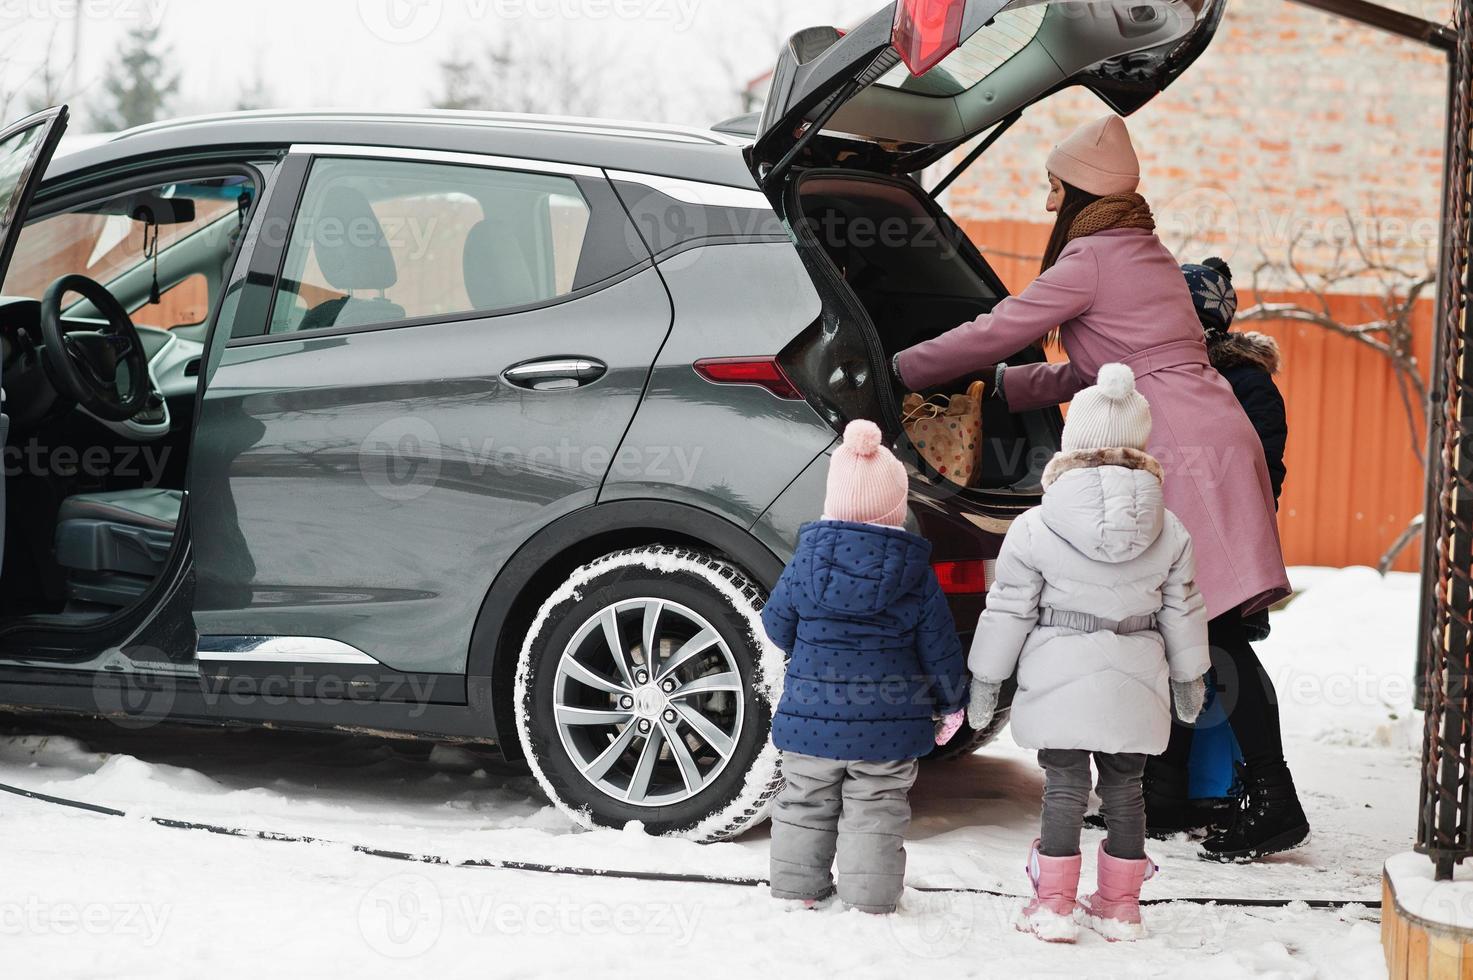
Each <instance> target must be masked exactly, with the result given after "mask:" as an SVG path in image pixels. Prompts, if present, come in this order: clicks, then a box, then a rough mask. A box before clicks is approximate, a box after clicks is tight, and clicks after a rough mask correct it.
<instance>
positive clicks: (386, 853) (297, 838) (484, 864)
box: [0, 783, 1381, 909]
mask: <svg viewBox="0 0 1473 980" xmlns="http://www.w3.org/2000/svg"><path fill="white" fill-rule="evenodd" d="M0 791H3V792H6V793H10V794H12V795H14V796H20V797H24V798H26V799H28V800H36V801H37V802H40V803H50V804H52V805H54V806H64V807H70V808H71V809H74V810H84V811H86V812H88V813H96V814H99V815H100V816H104V817H126V816H128V814H127V812H126V811H123V810H119V809H117V808H116V807H110V806H103V805H101V804H98V803H87V802H85V801H83V800H71V799H67V798H66V797H64V796H52V795H50V794H49V793H42V792H39V791H37V790H33V789H26V788H24V787H21V786H11V785H9V784H8V783H0ZM142 819H144V820H147V821H148V822H149V823H152V824H155V825H157V826H160V827H170V828H173V829H176V830H202V831H205V832H206V833H210V834H220V835H222V836H225V837H239V838H243V839H246V840H268V841H279V842H282V843H287V844H324V845H329V846H337V847H347V848H349V849H351V850H353V851H355V852H357V853H359V854H366V855H368V856H369V857H378V858H387V859H389V860H393V861H410V862H413V863H416V864H436V865H443V866H446V867H454V868H489V869H492V870H496V871H524V872H530V873H532V874H548V875H565V876H569V877H578V878H620V879H625V880H630V881H661V882H677V883H682V884H695V885H728V886H734V887H743V888H761V887H764V886H765V885H767V884H768V881H767V879H766V878H747V877H740V876H736V875H731V876H724V875H703V874H691V873H686V872H676V871H621V870H618V869H611V868H581V867H575V866H568V865H558V864H542V863H539V862H536V861H509V860H501V859H499V858H464V859H459V860H457V859H454V858H447V857H443V856H440V855H437V854H415V853H413V852H411V851H396V850H391V849H388V848H383V847H374V846H373V845H371V844H352V843H346V842H344V841H334V840H328V839H326V838H322V837H312V836H309V835H306V834H283V833H278V832H276V831H272V830H246V829H244V828H240V827H225V826H221V825H220V824H212V823H203V822H201V821H198V820H179V819H175V818H173V817H155V816H146V817H143V818H142ZM906 887H908V888H913V889H914V890H916V891H918V892H927V893H930V894H946V895H986V896H989V897H991V898H1014V899H1022V898H1026V897H1027V896H1025V895H1014V894H1012V893H1010V892H1005V891H998V890H996V889H992V888H973V887H967V886H956V887H944V886H940V885H907V886H906ZM1173 902H1185V903H1187V904H1189V905H1222V906H1233V907H1242V908H1285V907H1287V906H1289V905H1294V904H1303V905H1306V906H1308V907H1309V908H1312V909H1342V908H1344V907H1346V906H1347V905H1360V906H1363V907H1365V908H1368V909H1379V908H1381V903H1380V902H1379V901H1372V900H1362V899H1352V898H1208V897H1201V896H1194V897H1189V898H1146V899H1142V900H1141V904H1142V905H1170V904H1172V903H1173Z"/></svg>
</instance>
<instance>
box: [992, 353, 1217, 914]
mask: <svg viewBox="0 0 1473 980" xmlns="http://www.w3.org/2000/svg"><path fill="white" fill-rule="evenodd" d="M1150 433H1151V409H1150V406H1149V405H1148V404H1147V403H1146V399H1145V398H1144V397H1143V396H1142V395H1141V394H1140V393H1139V392H1137V391H1136V390H1135V376H1134V374H1133V373H1132V372H1131V370H1130V368H1128V367H1127V366H1125V365H1124V364H1107V365H1105V366H1104V367H1102V368H1101V369H1100V373H1099V378H1098V383H1097V384H1096V385H1095V386H1094V387H1092V388H1086V389H1085V390H1084V391H1082V392H1080V393H1079V394H1078V395H1077V396H1075V398H1074V401H1073V403H1072V405H1071V406H1070V409H1069V416H1068V420H1067V421H1066V422H1065V425H1064V436H1063V451H1062V452H1060V453H1059V454H1058V455H1057V456H1055V457H1054V458H1053V460H1052V461H1050V463H1049V465H1048V467H1047V468H1046V469H1045V470H1044V475H1043V486H1044V495H1043V503H1042V505H1041V506H1039V507H1035V508H1034V509H1032V510H1030V511H1028V512H1027V513H1025V514H1023V516H1021V517H1020V518H1018V520H1017V521H1015V522H1014V523H1013V526H1012V527H1011V528H1010V529H1009V531H1008V534H1007V538H1006V540H1005V541H1004V542H1003V546H1002V553H1001V554H1000V555H999V556H998V559H997V569H996V573H995V576H994V579H993V583H992V587H991V588H990V589H989V590H988V593H987V609H986V611H985V612H983V613H982V617H981V619H980V620H979V621H978V623H977V632H976V634H975V637H974V639H973V641H972V650H971V655H970V658H969V660H968V666H969V667H970V669H971V672H972V693H971V701H970V704H969V707H968V713H969V720H970V722H971V724H972V726H973V727H974V728H983V727H985V726H986V724H987V722H988V721H990V720H991V718H992V715H993V713H994V711H995V710H996V706H997V695H998V690H999V688H1000V686H1001V685H1002V683H1003V682H1004V681H1006V680H1007V679H1008V678H1009V677H1011V676H1012V675H1013V672H1014V669H1015V668H1016V670H1017V674H1018V692H1017V695H1016V696H1015V697H1014V699H1013V706H1012V714H1011V720H1010V725H1011V728H1012V733H1013V738H1014V739H1015V740H1016V741H1017V742H1018V744H1019V745H1022V746H1024V747H1027V748H1035V749H1038V750H1039V752H1038V760H1039V764H1040V765H1042V766H1043V768H1044V772H1045V785H1044V797H1043V828H1042V832H1041V834H1040V836H1039V839H1038V840H1035V841H1034V842H1033V850H1032V853H1031V854H1030V855H1029V861H1028V867H1029V878H1030V880H1031V881H1032V884H1033V891H1034V898H1033V900H1032V901H1031V902H1030V903H1029V904H1028V906H1027V907H1026V908H1025V909H1024V915H1023V919H1022V920H1021V921H1020V923H1019V928H1020V929H1023V930H1025V931H1029V932H1033V933H1034V934H1036V935H1038V936H1039V937H1040V938H1043V939H1048V940H1051V941H1056V942H1071V941H1073V939H1074V937H1075V933H1076V925H1075V923H1076V920H1077V919H1081V918H1082V919H1084V920H1085V921H1086V922H1087V923H1088V924H1089V926H1090V927H1091V928H1093V929H1095V931H1097V932H1099V933H1101V934H1102V935H1104V936H1105V937H1106V938H1107V939H1135V938H1138V937H1139V936H1140V935H1141V934H1142V928H1141V917H1140V890H1141V884H1142V882H1143V881H1144V880H1145V879H1146V878H1147V877H1148V876H1149V875H1150V873H1151V872H1152V871H1153V870H1154V866H1153V865H1152V864H1151V861H1150V859H1149V858H1147V857H1146V853H1145V828H1146V823H1145V804H1144V801H1143V798H1142V793H1141V774H1142V772H1143V770H1144V769H1145V763H1146V757H1147V756H1150V755H1156V754H1159V753H1160V752H1162V751H1163V750H1165V748H1166V743H1167V739H1168V738H1169V736H1170V732H1171V699H1172V695H1173V694H1174V695H1175V699H1176V711H1177V716H1178V717H1180V718H1181V719H1182V721H1184V722H1187V723H1190V722H1191V721H1193V720H1195V719H1196V717H1197V714H1198V712H1199V711H1200V710H1201V707H1202V700H1203V696H1204V694H1205V687H1204V684H1203V679H1202V675H1204V674H1205V673H1206V672H1207V669H1208V667H1209V666H1210V663H1209V660H1208V647H1207V614H1206V610H1205V608H1204V605H1203V602H1202V596H1201V594H1200V593H1199V592H1198V591H1197V586H1196V584H1195V582H1194V581H1193V575H1194V567H1193V561H1192V540H1191V536H1190V535H1189V534H1188V533H1187V530H1186V528H1185V527H1184V526H1183V525H1182V523H1181V521H1179V520H1178V519H1177V518H1176V516H1175V515H1174V514H1172V513H1171V512H1170V511H1168V510H1167V509H1166V506H1165V504H1164V503H1163V501H1162V496H1161V480H1162V471H1161V465H1160V464H1159V463H1158V462H1156V460H1155V459H1153V458H1151V457H1150V456H1149V455H1147V454H1146V452H1145V448H1146V443H1147V440H1148V439H1149V438H1150ZM1091 756H1092V757H1093V759H1094V763H1095V765H1096V767H1097V768H1098V769H1099V785H1098V792H1099V795H1100V799H1101V801H1102V804H1103V805H1102V812H1103V815H1104V817H1105V822H1106V824H1107V826H1108V828H1109V829H1108V836H1107V838H1106V840H1105V841H1104V842H1102V843H1101V845H1100V850H1099V884H1098V889H1097V890H1096V891H1095V892H1094V894H1092V895H1089V896H1088V897H1086V898H1084V899H1082V900H1078V901H1077V902H1076V894H1077V889H1078V885H1079V872H1080V865H1081V856H1080V852H1079V839H1080V830H1081V826H1082V824H1083V820H1084V811H1085V806H1086V803H1087V801H1088V798H1089V790H1090V759H1091Z"/></svg>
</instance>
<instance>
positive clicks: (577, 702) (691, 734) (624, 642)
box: [552, 597, 745, 807]
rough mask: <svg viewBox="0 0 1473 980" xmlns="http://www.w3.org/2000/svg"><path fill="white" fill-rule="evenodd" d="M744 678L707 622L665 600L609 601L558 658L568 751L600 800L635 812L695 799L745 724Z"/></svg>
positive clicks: (560, 717)
mask: <svg viewBox="0 0 1473 980" xmlns="http://www.w3.org/2000/svg"><path fill="white" fill-rule="evenodd" d="M743 693H744V692H743V687H742V679H741V672H740V670H739V669H738V667H737V663H736V659H735V658H734V657H733V656H732V653H731V649H730V647H729V646H728V645H727V643H726V640H725V639H723V638H722V636H721V634H720V633H719V632H718V631H717V630H716V628H715V627H714V626H712V625H711V623H710V622H709V621H708V620H707V619H706V618H705V617H704V616H702V615H700V614H699V613H697V612H695V611H694V610H692V609H690V608H689V607H687V606H684V605H681V604H680V603H678V602H672V601H670V600H668V599H659V598H654V597H642V598H636V599H623V600H620V601H618V602H614V603H610V604H609V605H607V606H605V607H604V608H602V609H600V610H599V611H598V612H596V613H594V614H593V615H592V616H590V617H589V618H588V619H587V620H585V621H584V622H583V624H582V625H581V626H579V628H578V629H577V631H576V632H575V633H574V634H573V636H572V638H571V639H570V640H569V641H568V643H567V644H566V646H564V648H563V650H562V652H561V654H560V655H559V657H558V661H557V668H556V674H555V676H554V681H553V696H552V697H553V716H554V721H555V724H556V727H557V732H558V739H559V741H560V742H561V743H562V746H563V750H564V751H565V752H567V754H568V758H569V759H570V760H571V761H572V763H573V765H574V767H575V768H577V770H578V772H579V773H580V774H581V775H582V776H583V778H584V779H585V780H586V781H587V782H588V783H589V784H591V785H592V786H593V787H594V788H595V789H597V790H598V791H599V792H600V793H602V794H603V795H605V796H607V797H608V798H610V799H612V800H616V801H618V802H620V803H625V804H629V805H631V806H639V807H658V806H669V805H671V804H676V803H682V802H684V801H686V800H689V799H691V798H692V797H694V796H696V795H697V794H699V793H700V792H701V791H702V790H704V789H705V788H706V787H708V786H710V785H711V783H712V782H713V781H714V780H715V779H716V778H717V776H719V775H720V774H721V772H722V771H724V770H725V769H726V766H727V764H728V763H729V762H730V761H731V758H732V756H733V755H735V753H736V747H737V744H738V742H739V741H740V738H741V734H742V727H743V725H744V723H745V698H744V697H743Z"/></svg>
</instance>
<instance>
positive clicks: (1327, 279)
mask: <svg viewBox="0 0 1473 980" xmlns="http://www.w3.org/2000/svg"><path fill="white" fill-rule="evenodd" d="M1346 218H1347V226H1348V227H1349V229H1350V232H1349V235H1348V236H1347V237H1346V238H1345V239H1344V240H1342V241H1338V242H1336V244H1335V250H1334V253H1333V255H1332V256H1331V258H1330V260H1329V262H1328V263H1327V264H1326V266H1325V267H1324V269H1323V270H1322V271H1314V272H1312V271H1310V270H1309V269H1307V268H1306V267H1305V265H1304V263H1303V262H1302V261H1301V260H1300V246H1301V245H1302V244H1304V233H1303V232H1302V231H1301V232H1296V234H1295V235H1294V237H1293V238H1292V239H1291V240H1290V241H1289V244H1288V246H1287V248H1286V249H1285V255H1284V258H1283V260H1281V261H1277V262H1276V261H1274V260H1272V259H1269V258H1268V257H1267V256H1265V257H1264V258H1263V259H1262V261H1260V262H1259V264H1258V265H1257V266H1256V267H1255V268H1254V270H1253V285H1252V289H1253V294H1254V296H1255V297H1261V296H1262V295H1263V294H1264V292H1265V291H1266V287H1265V284H1264V281H1263V280H1264V279H1265V277H1267V276H1272V277H1273V278H1275V279H1277V280H1279V281H1281V282H1283V283H1284V284H1285V285H1286V286H1287V287H1288V288H1289V290H1290V291H1292V292H1297V293H1302V294H1304V295H1306V296H1307V297H1309V298H1308V299H1307V300H1306V301H1305V302H1301V303H1296V302H1282V303H1280V302H1264V301H1262V300H1260V301H1259V302H1257V303H1256V304H1255V305H1253V306H1251V307H1249V308H1247V309H1245V310H1241V311H1240V312H1239V313H1238V320H1239V321H1240V322H1253V321H1259V322H1267V321H1279V322H1287V323H1305V324H1309V325H1311V326H1315V327H1318V328H1320V329H1322V330H1326V331H1328V332H1330V333H1332V334H1335V335H1336V336H1339V337H1344V338H1346V339H1348V340H1351V341H1353V342H1355V343H1357V344H1361V345H1362V346H1365V347H1368V348H1370V349H1371V350H1373V351H1375V352H1376V353H1377V354H1379V355H1381V356H1382V357H1384V358H1386V360H1387V362H1388V363H1389V364H1390V366H1391V369H1392V376H1393V378H1394V380H1395V381H1396V388H1397V393H1398V395H1399V398H1400V401H1401V405H1402V411H1403V413H1404V414H1405V415H1406V422H1407V430H1408V434H1409V436H1410V439H1409V442H1410V446H1411V451H1412V455H1413V456H1414V457H1416V460H1417V463H1418V465H1421V466H1424V467H1425V465H1426V459H1425V458H1424V457H1425V454H1424V450H1423V445H1422V443H1423V433H1424V431H1425V428H1426V423H1427V409H1426V402H1427V385H1426V382H1424V381H1423V380H1422V372H1421V366H1420V364H1419V363H1418V362H1417V357H1416V351H1415V340H1416V338H1415V336H1414V330H1413V320H1414V318H1415V316H1416V312H1417V306H1418V303H1419V302H1420V301H1421V300H1422V298H1423V296H1424V294H1425V293H1426V292H1427V291H1428V290H1429V289H1430V288H1432V287H1434V286H1435V285H1436V284H1437V275H1436V273H1435V272H1434V271H1431V269H1430V268H1429V269H1428V270H1426V271H1412V270H1409V269H1406V268H1403V267H1401V266H1399V265H1397V264H1396V263H1395V262H1392V261H1388V260H1387V258H1386V243H1385V241H1384V240H1383V236H1382V234H1381V229H1382V225H1381V222H1380V220H1379V219H1377V218H1376V217H1375V212H1374V209H1372V218H1371V220H1370V221H1369V222H1365V223H1363V224H1357V222H1356V221H1355V220H1353V217H1352V216H1351V215H1349V214H1348V213H1347V215H1346ZM1363 228H1364V229H1366V231H1363ZM1365 282H1371V283H1374V284H1375V287H1376V289H1377V290H1378V293H1379V295H1378V296H1377V297H1376V299H1375V300H1367V301H1365V303H1364V305H1365V307H1366V310H1365V312H1366V314H1367V316H1366V318H1365V319H1363V320H1360V321H1358V322H1352V321H1348V320H1347V319H1346V318H1345V317H1344V316H1343V315H1341V314H1338V313H1337V312H1336V311H1335V305H1334V297H1335V296H1337V295H1339V296H1344V295H1346V294H1349V293H1351V292H1352V290H1353V288H1354V287H1355V285H1356V284H1357V283H1365Z"/></svg>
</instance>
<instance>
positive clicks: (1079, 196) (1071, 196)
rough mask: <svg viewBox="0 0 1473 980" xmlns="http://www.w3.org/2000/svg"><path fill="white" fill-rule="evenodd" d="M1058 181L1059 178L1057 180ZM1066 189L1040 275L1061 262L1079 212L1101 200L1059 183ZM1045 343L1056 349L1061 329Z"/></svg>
mask: <svg viewBox="0 0 1473 980" xmlns="http://www.w3.org/2000/svg"><path fill="white" fill-rule="evenodd" d="M1055 179H1056V180H1057V179H1058V178H1055ZM1059 184H1060V186H1062V187H1063V188H1064V202H1063V203H1062V204H1060V205H1059V210H1058V213H1057V217H1056V218H1055V219H1054V230H1053V231H1051V232H1050V233H1049V236H1048V245H1046V246H1045V247H1044V250H1043V262H1042V263H1041V264H1040V265H1039V267H1038V272H1039V275H1042V274H1043V273H1045V272H1047V271H1049V270H1050V269H1052V268H1053V267H1054V263H1055V262H1057V261H1059V253H1060V252H1062V251H1064V246H1065V245H1068V244H1069V229H1070V228H1072V227H1073V226H1074V219H1075V218H1077V217H1079V212H1081V211H1083V210H1084V209H1085V208H1087V207H1089V206H1090V205H1091V204H1093V203H1094V202H1096V201H1098V200H1099V199H1100V195H1098V194H1091V193H1090V192H1089V191H1082V190H1080V189H1079V188H1077V187H1075V186H1074V185H1073V184H1070V183H1068V182H1066V181H1062V180H1060V181H1059ZM1044 343H1045V344H1047V345H1048V346H1049V347H1055V346H1057V345H1058V343H1059V328H1058V327H1054V328H1053V329H1052V330H1050V331H1049V334H1048V336H1047V337H1046V338H1044Z"/></svg>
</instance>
